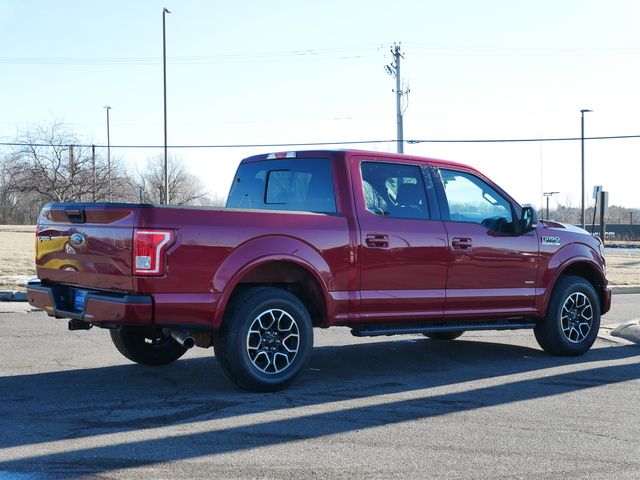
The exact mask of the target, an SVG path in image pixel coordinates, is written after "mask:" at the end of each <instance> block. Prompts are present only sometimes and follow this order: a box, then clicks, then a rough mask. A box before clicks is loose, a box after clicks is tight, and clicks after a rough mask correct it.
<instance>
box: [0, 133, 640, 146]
mask: <svg viewBox="0 0 640 480" xmlns="http://www.w3.org/2000/svg"><path fill="white" fill-rule="evenodd" d="M629 138H640V135H609V136H598V137H585V138H584V139H585V140H621V139H629ZM581 139H582V138H581V137H556V138H539V137H538V138H498V139H495V138H494V139H421V140H418V139H411V140H405V143H410V144H417V143H525V142H571V141H579V140H581ZM395 142H397V140H396V139H392V140H389V139H384V140H350V141H338V142H290V143H287V142H282V143H244V144H243V143H237V144H233V143H230V144H215V145H168V146H167V148H174V149H175V148H185V149H187V148H262V147H313V146H323V145H358V144H366V143H395ZM0 146H5V147H27V146H29V147H68V146H69V145H67V144H50V143H25V142H0ZM74 146H75V147H81V148H90V147H94V146H95V147H96V148H106V147H107V145H99V144H79V143H74ZM110 147H111V148H164V145H111V146H110Z"/></svg>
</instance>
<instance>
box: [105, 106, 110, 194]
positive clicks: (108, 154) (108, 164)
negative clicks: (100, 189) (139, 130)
mask: <svg viewBox="0 0 640 480" xmlns="http://www.w3.org/2000/svg"><path fill="white" fill-rule="evenodd" d="M104 108H105V109H106V110H107V200H108V201H109V202H110V201H111V136H110V134H109V110H111V107H110V106H108V105H105V107H104Z"/></svg>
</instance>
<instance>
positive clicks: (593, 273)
mask: <svg viewBox="0 0 640 480" xmlns="http://www.w3.org/2000/svg"><path fill="white" fill-rule="evenodd" d="M564 275H575V276H576V277H582V278H584V279H585V280H586V281H587V282H589V283H590V284H591V285H592V286H593V288H594V290H595V291H596V293H597V294H598V298H599V299H600V306H601V307H602V304H603V301H604V299H603V298H602V278H601V277H600V274H599V273H598V271H597V270H596V269H595V268H594V267H593V266H591V265H589V264H588V263H584V262H578V263H574V264H572V265H569V266H568V267H567V268H566V269H564V270H563V271H562V273H561V276H564Z"/></svg>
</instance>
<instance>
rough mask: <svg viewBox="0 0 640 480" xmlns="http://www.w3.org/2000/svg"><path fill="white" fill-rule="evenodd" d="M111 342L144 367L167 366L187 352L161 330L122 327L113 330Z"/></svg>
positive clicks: (127, 356) (122, 352)
mask: <svg viewBox="0 0 640 480" xmlns="http://www.w3.org/2000/svg"><path fill="white" fill-rule="evenodd" d="M111 340H112V341H113V344H114V345H115V346H116V348H117V349H118V351H119V352H120V353H121V354H122V355H124V356H125V357H126V358H128V359H129V360H131V361H133V362H136V363H141V364H143V365H166V364H168V363H172V362H175V361H176V360H178V359H179V358H180V357H181V356H183V355H184V354H185V352H186V351H187V349H186V348H184V347H183V346H182V345H180V344H179V343H178V342H176V341H175V340H174V339H173V338H171V336H169V335H166V334H163V333H162V331H160V330H143V329H137V328H127V327H122V328H118V329H114V330H111Z"/></svg>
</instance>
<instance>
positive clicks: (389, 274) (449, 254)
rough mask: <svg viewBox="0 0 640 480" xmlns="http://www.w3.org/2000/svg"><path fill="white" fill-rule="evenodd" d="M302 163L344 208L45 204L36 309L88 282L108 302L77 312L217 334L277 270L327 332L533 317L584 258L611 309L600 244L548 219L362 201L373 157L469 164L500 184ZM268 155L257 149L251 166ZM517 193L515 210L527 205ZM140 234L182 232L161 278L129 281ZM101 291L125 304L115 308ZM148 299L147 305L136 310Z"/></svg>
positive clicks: (355, 159) (361, 155) (348, 155)
mask: <svg viewBox="0 0 640 480" xmlns="http://www.w3.org/2000/svg"><path fill="white" fill-rule="evenodd" d="M304 158H327V159H329V160H330V161H331V168H332V174H333V182H334V185H333V190H334V192H335V196H336V206H337V213H336V214H317V213H310V212H287V211H266V210H250V209H231V208H226V209H212V208H196V207H171V206H168V207H165V206H152V205H135V204H100V203H96V204H91V203H75V204H50V205H48V206H45V208H44V209H43V211H42V213H41V215H40V219H39V222H38V230H37V238H38V240H37V246H38V249H37V250H38V253H37V260H36V263H37V272H38V277H39V278H40V280H41V282H42V286H41V287H36V286H34V287H30V288H29V293H28V296H29V301H30V302H31V303H32V304H33V305H35V306H38V307H40V308H44V309H45V310H47V311H48V313H50V314H52V315H53V314H55V309H56V306H55V303H56V301H61V302H63V301H64V300H60V299H58V300H57V299H56V298H53V297H52V294H49V293H47V290H46V288H52V289H54V290H55V291H56V292H58V294H60V295H61V296H62V297H64V295H65V293H64V292H73V291H74V289H76V288H78V287H80V288H84V289H87V290H89V291H92V292H96V295H97V297H95V298H91V297H88V300H87V302H86V306H85V309H84V311H83V312H81V313H80V314H81V315H83V316H84V317H83V318H86V321H90V323H96V324H99V323H101V322H108V323H114V322H115V323H120V324H132V325H133V324H138V325H171V326H179V325H184V326H185V328H187V327H194V328H195V327H200V328H210V329H212V330H217V329H218V328H220V325H221V323H222V322H223V321H224V312H225V309H226V306H227V303H228V301H229V298H230V297H231V295H232V293H233V291H234V288H235V287H236V286H237V285H238V284H240V283H263V282H266V283H270V278H271V276H273V275H274V274H276V273H277V281H275V280H274V281H273V282H274V283H292V282H293V283H295V282H298V281H304V282H305V285H304V286H305V287H306V288H309V289H310V290H309V292H311V294H313V295H314V296H315V297H316V300H317V301H318V303H319V304H320V305H321V308H320V310H321V311H322V314H323V318H321V319H320V320H319V321H318V324H321V325H324V326H330V325H366V324H375V323H399V322H406V323H409V322H412V323H416V322H438V321H443V320H446V319H466V320H474V319H478V320H481V319H483V318H487V317H491V318H496V317H505V318H508V317H514V316H526V317H533V318H536V317H541V316H543V315H544V314H545V312H546V306H547V304H548V301H549V297H550V292H551V291H552V288H553V285H554V284H555V282H556V281H557V279H558V277H559V275H561V274H562V272H563V271H565V270H566V268H570V267H571V266H572V265H573V266H574V267H575V265H578V264H580V265H582V266H584V268H589V269H592V270H589V271H593V272H594V273H593V275H594V278H597V280H598V281H597V283H598V285H597V287H598V289H599V293H600V296H601V299H602V310H603V312H605V311H606V310H608V308H609V305H610V298H611V297H610V291H609V290H608V289H607V288H606V278H605V275H604V259H603V258H602V256H601V255H600V252H599V248H598V241H597V240H596V239H594V238H592V237H590V236H589V235H585V233H584V232H582V233H581V232H579V231H576V229H575V228H573V227H571V228H570V227H566V226H563V225H560V224H553V223H550V222H539V225H538V227H537V229H536V230H535V231H533V232H529V233H528V234H524V235H515V234H513V235H504V234H501V235H498V234H492V233H489V232H488V231H487V229H485V228H484V227H482V226H480V225H478V224H470V223H460V222H451V221H446V220H443V219H442V218H443V217H441V216H438V215H437V214H435V215H434V216H432V219H431V220H417V219H399V218H394V219H391V218H385V217H381V216H378V215H374V214H372V213H371V212H369V211H367V210H366V209H365V207H364V198H363V193H362V179H361V175H360V163H361V162H362V161H363V160H367V161H382V162H401V163H404V164H411V165H418V166H421V167H423V168H424V169H425V172H426V171H427V167H429V168H437V167H446V168H448V169H454V170H455V169H458V170H463V171H465V172H470V173H473V174H474V175H478V176H480V177H481V178H483V179H484V180H485V181H487V182H490V180H488V179H486V177H482V176H481V175H480V174H479V172H477V171H476V170H475V169H473V168H471V167H468V166H464V165H461V164H456V163H453V162H445V161H441V160H433V159H425V158H419V157H411V156H401V155H394V154H385V153H376V152H360V151H311V152H298V153H297V160H296V161H304ZM265 159H266V155H259V156H255V157H251V158H248V159H245V160H244V161H243V162H257V161H264V160H265ZM492 185H493V184H492ZM496 189H497V190H498V191H499V192H501V193H503V192H502V191H501V190H499V189H498V187H497V186H496ZM505 196H506V194H505ZM506 198H508V199H509V201H510V202H513V206H514V209H517V208H521V207H519V205H517V204H516V203H515V201H513V200H512V199H511V197H508V196H506ZM430 201H431V200H430ZM134 228H155V229H171V230H172V231H173V232H174V233H175V241H174V243H173V244H172V245H171V246H170V247H169V248H168V250H167V251H166V254H165V256H164V259H163V261H164V274H163V275H161V276H144V277H143V276H134V275H132V265H133V258H132V255H133V253H132V236H133V229H134ZM376 234H381V235H386V237H387V238H388V242H387V243H386V244H384V245H371V244H370V243H369V244H368V243H367V242H366V238H367V236H368V235H376ZM543 235H544V236H553V237H558V238H559V239H560V240H559V243H560V244H559V245H557V246H550V245H542V244H541V243H540V239H541V237H542V236H543ZM459 237H464V238H468V239H470V241H471V242H472V245H473V247H472V248H471V249H470V250H468V251H466V250H465V251H460V250H456V249H455V248H453V247H452V239H455V238H459ZM271 265H277V267H274V268H271V267H270V266H271ZM301 279H302V280H301ZM43 288H44V290H43ZM56 289H58V290H56ZM60 292H62V293H60ZM100 292H104V295H105V296H107V297H108V296H109V295H112V296H114V295H115V296H120V297H121V298H120V297H118V298H120V300H116V301H114V300H109V299H108V298H104V296H100V295H99V293H100ZM62 297H61V298H62ZM140 298H148V299H149V302H148V303H144V302H143V303H139V300H136V299H140ZM123 299H124V300H123ZM58 313H60V312H58Z"/></svg>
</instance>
